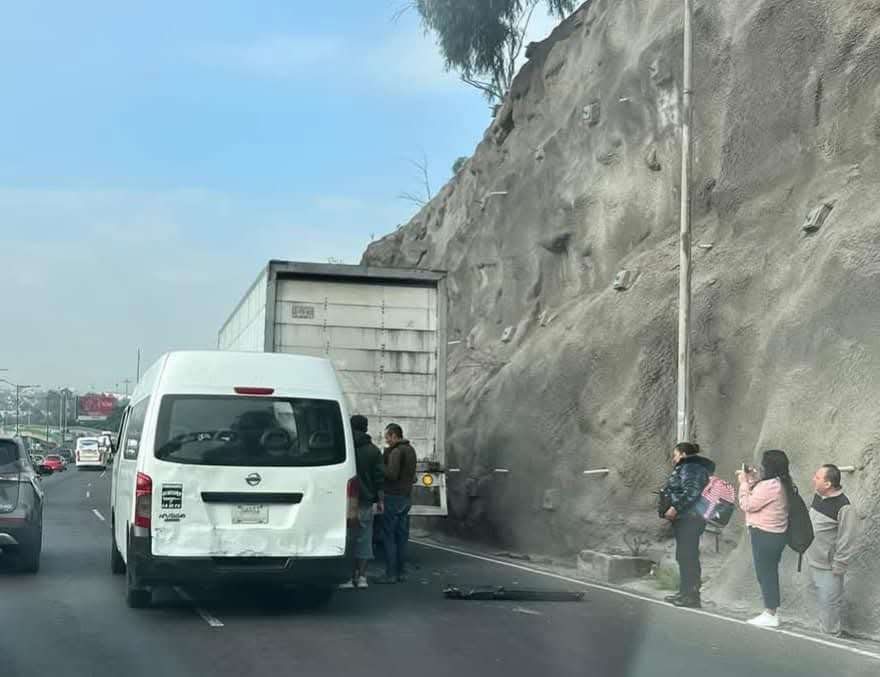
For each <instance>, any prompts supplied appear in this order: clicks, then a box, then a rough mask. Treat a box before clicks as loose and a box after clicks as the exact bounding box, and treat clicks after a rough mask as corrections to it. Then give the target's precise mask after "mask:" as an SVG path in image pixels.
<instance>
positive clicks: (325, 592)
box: [296, 586, 336, 609]
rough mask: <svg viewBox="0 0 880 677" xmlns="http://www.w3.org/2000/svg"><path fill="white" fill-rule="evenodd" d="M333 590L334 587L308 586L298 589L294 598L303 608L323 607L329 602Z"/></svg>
mask: <svg viewBox="0 0 880 677" xmlns="http://www.w3.org/2000/svg"><path fill="white" fill-rule="evenodd" d="M335 592H336V590H335V588H331V587H326V586H309V587H307V588H302V589H301V590H299V591H298V594H297V595H296V600H297V601H298V602H299V605H300V606H302V607H303V608H305V609H323V608H324V607H325V606H327V605H328V604H330V600H331V599H333V594H334V593H335Z"/></svg>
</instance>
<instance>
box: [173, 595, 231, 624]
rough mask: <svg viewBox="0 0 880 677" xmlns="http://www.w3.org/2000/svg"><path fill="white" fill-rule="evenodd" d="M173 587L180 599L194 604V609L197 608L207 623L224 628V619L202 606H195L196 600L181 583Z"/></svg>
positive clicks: (196, 610)
mask: <svg viewBox="0 0 880 677" xmlns="http://www.w3.org/2000/svg"><path fill="white" fill-rule="evenodd" d="M173 589H174V592H176V593H177V596H178V597H180V599H182V600H183V601H184V602H189V603H190V604H192V605H193V609H195V612H196V613H197V614H198V615H199V616H201V617H202V620H203V621H205V623H207V624H208V625H210V626H211V627H212V628H222V627H223V621H221V620H220V619H219V618H217V617H216V616H214V615H213V614H212V613H210V612H208V611H205V610H204V609H202V608H200V607H197V606H195V603H196V601H195V600H194V599H193V598H192V596H191V595H190V594H189V593H188V592H187V591H186V590H184V589H183V588H181V587H180V586H179V585H175V586H174V588H173Z"/></svg>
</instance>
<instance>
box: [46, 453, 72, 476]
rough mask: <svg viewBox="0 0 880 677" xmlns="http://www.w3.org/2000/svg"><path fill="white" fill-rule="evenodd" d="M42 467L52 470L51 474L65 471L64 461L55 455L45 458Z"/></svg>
mask: <svg viewBox="0 0 880 677" xmlns="http://www.w3.org/2000/svg"><path fill="white" fill-rule="evenodd" d="M43 465H45V466H46V467H47V468H52V472H61V471H62V470H66V469H67V464H65V463H64V459H63V458H61V457H60V456H58V455H56V454H52V455H50V456H46V459H45V460H44V461H43Z"/></svg>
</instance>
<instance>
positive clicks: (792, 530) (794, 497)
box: [785, 484, 813, 571]
mask: <svg viewBox="0 0 880 677" xmlns="http://www.w3.org/2000/svg"><path fill="white" fill-rule="evenodd" d="M791 487H792V489H793V491H792V493H791V495H790V496H789V497H788V529H787V530H786V532H785V540H786V543H787V544H788V547H789V548H791V549H792V550H794V551H795V552H796V553H797V554H798V568H797V570H798V571H800V570H801V564H802V563H803V559H804V553H805V552H806V551H807V549H808V548H809V547H810V545H811V544H812V542H813V522H812V521H811V520H810V511H809V509H808V508H807V504H806V503H804V499H802V498H801V495H800V493H799V492H798V489H797V487H796V486H794V484H792V485H791Z"/></svg>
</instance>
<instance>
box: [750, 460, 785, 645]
mask: <svg viewBox="0 0 880 677" xmlns="http://www.w3.org/2000/svg"><path fill="white" fill-rule="evenodd" d="M737 479H738V480H739V507H740V508H742V510H743V512H745V514H746V525H747V526H748V529H749V537H750V538H751V541H752V559H753V560H754V563H755V574H756V575H757V578H758V585H760V586H761V596H762V597H763V598H764V609H765V610H764V612H763V613H762V614H761V615H760V616H757V617H756V618H753V619H752V620H750V621H749V623H751V624H752V625H757V626H759V627H765V628H778V627H779V601H780V599H779V562H780V560H781V559H782V551H783V550H784V549H785V544H786V541H787V539H786V532H787V531H788V504H789V501H788V497H789V496H790V495H791V493H792V492H793V485H792V482H791V476H790V475H789V473H788V456H786V455H785V452H784V451H779V450H778V449H771V450H769V451H765V452H764V455H763V457H762V459H761V470H760V473H759V472H757V471H756V470H755V469H753V468H746V472H743V471H740V472H738V473H737Z"/></svg>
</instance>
